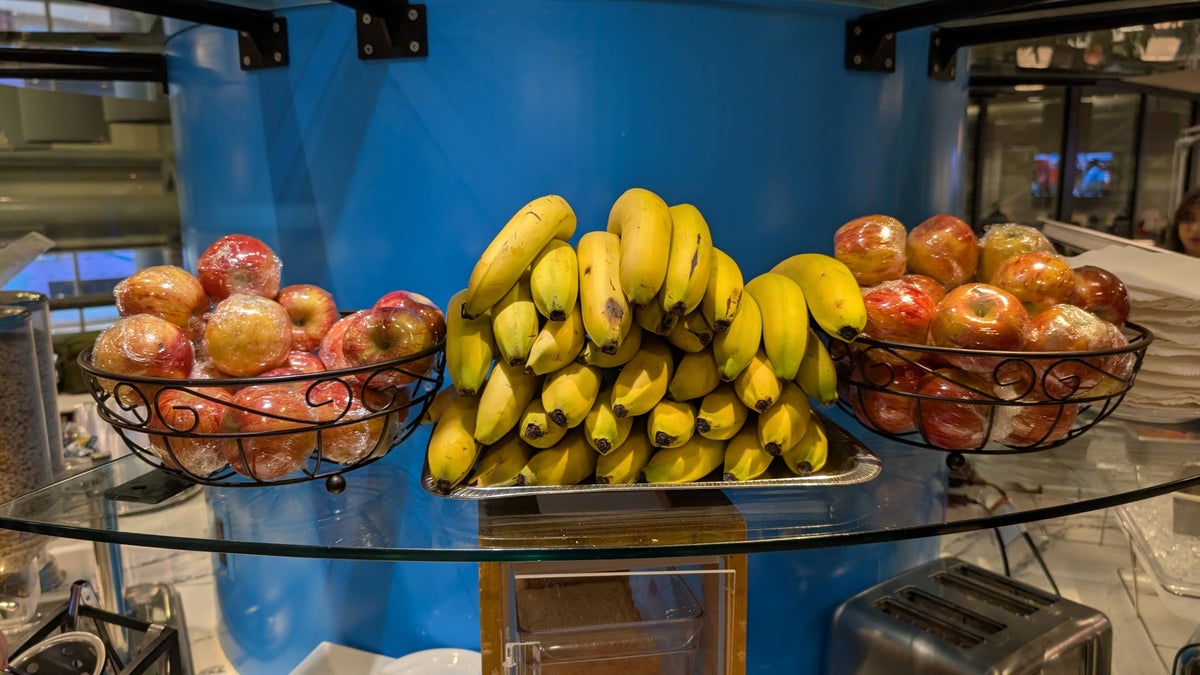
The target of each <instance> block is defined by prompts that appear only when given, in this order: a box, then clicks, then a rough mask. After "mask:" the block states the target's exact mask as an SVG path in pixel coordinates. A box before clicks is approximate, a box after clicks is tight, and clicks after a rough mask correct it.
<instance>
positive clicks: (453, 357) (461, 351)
mask: <svg viewBox="0 0 1200 675" xmlns="http://www.w3.org/2000/svg"><path fill="white" fill-rule="evenodd" d="M466 295H467V291H466V290H465V289H464V290H461V291H459V292H457V293H455V294H454V295H453V296H452V297H451V298H450V304H449V306H448V307H447V308H446V370H447V371H448V372H449V373H450V381H451V382H452V383H453V384H454V388H455V389H457V390H458V393H460V394H462V395H463V396H474V395H475V394H476V393H478V392H479V390H480V389H481V388H482V387H483V382H484V380H486V379H487V374H488V370H489V369H490V368H491V367H492V358H493V357H494V354H495V342H494V340H493V337H492V318H491V317H490V316H488V315H487V314H483V315H481V316H479V317H477V318H475V319H464V318H463V312H462V308H463V306H464V305H463V301H464V298H466Z"/></svg>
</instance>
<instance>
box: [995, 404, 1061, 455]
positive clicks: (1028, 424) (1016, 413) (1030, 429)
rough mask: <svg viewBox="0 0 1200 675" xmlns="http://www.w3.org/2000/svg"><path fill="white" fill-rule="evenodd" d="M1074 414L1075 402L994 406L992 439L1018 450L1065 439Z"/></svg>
mask: <svg viewBox="0 0 1200 675" xmlns="http://www.w3.org/2000/svg"><path fill="white" fill-rule="evenodd" d="M1078 413H1079V405H1078V404H1076V403H1067V404H1060V403H1052V402H1046V403H1041V404H1038V405H1002V406H997V407H996V420H995V425H994V428H993V430H992V440H995V441H998V442H1000V443H1003V444H1004V445H1011V446H1015V447H1018V448H1027V447H1032V446H1035V445H1037V446H1043V445H1048V444H1050V443H1054V442H1056V441H1059V440H1062V439H1063V438H1064V437H1066V435H1067V433H1068V432H1069V431H1071V425H1072V424H1074V423H1075V416H1076V415H1077V414H1078Z"/></svg>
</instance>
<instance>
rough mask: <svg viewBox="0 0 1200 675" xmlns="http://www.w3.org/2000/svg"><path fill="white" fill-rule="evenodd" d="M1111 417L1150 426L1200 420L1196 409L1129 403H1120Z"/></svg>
mask: <svg viewBox="0 0 1200 675" xmlns="http://www.w3.org/2000/svg"><path fill="white" fill-rule="evenodd" d="M1112 416H1113V417H1115V418H1117V419H1119V420H1126V421H1128V422H1148V423H1150V424H1183V423H1184V422H1191V421H1193V420H1200V409H1196V408H1150V407H1144V406H1139V405H1133V404H1131V403H1122V404H1121V405H1119V406H1117V409H1116V410H1114V411H1113V412H1112Z"/></svg>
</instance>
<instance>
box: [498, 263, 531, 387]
mask: <svg viewBox="0 0 1200 675" xmlns="http://www.w3.org/2000/svg"><path fill="white" fill-rule="evenodd" d="M491 315H492V337H493V339H494V340H495V341H496V352H497V355H496V360H497V361H504V362H505V363H507V364H508V365H510V366H523V365H525V361H526V359H528V358H529V350H530V349H532V348H533V341H534V340H535V339H537V336H538V331H539V330H540V326H539V325H538V324H539V321H538V311H537V307H535V306H534V304H533V295H531V294H530V292H529V283H528V281H526V279H524V278H522V279H521V280H520V281H518V282H517V283H515V284H513V287H512V288H511V289H509V291H508V293H505V294H504V297H503V298H500V301H499V302H497V303H496V304H495V305H494V306H493V307H492V311H491Z"/></svg>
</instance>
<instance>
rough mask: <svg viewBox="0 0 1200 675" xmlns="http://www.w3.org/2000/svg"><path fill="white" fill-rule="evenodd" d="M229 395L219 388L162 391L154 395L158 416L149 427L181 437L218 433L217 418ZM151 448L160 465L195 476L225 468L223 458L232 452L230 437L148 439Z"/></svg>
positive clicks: (221, 414)
mask: <svg viewBox="0 0 1200 675" xmlns="http://www.w3.org/2000/svg"><path fill="white" fill-rule="evenodd" d="M232 401H233V396H232V395H231V394H230V393H229V392H228V391H227V390H225V389H224V388H223V387H196V388H195V389H192V390H185V389H174V388H172V389H165V390H163V391H162V392H161V393H160V394H159V396H158V402H157V407H158V417H157V418H155V420H154V422H153V423H152V424H151V427H152V428H155V429H159V430H163V431H170V432H175V433H181V434H217V433H221V431H222V429H221V418H222V417H223V416H224V415H225V412H226V411H227V410H229V408H228V407H227V406H226V404H228V403H230V402H232ZM150 444H151V448H153V450H154V452H155V454H157V455H158V456H159V458H161V459H162V461H163V463H164V464H166V465H167V466H169V467H171V468H173V469H183V470H184V471H187V472H188V473H191V474H194V475H196V476H201V477H204V476H208V475H210V474H212V473H213V472H215V471H218V470H220V469H222V468H224V467H225V465H226V460H225V457H227V456H229V454H230V451H231V450H233V451H234V452H236V445H237V443H236V441H234V440H233V439H230V438H202V437H196V436H188V437H186V438H181V437H171V438H166V437H164V436H156V435H151V436H150Z"/></svg>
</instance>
